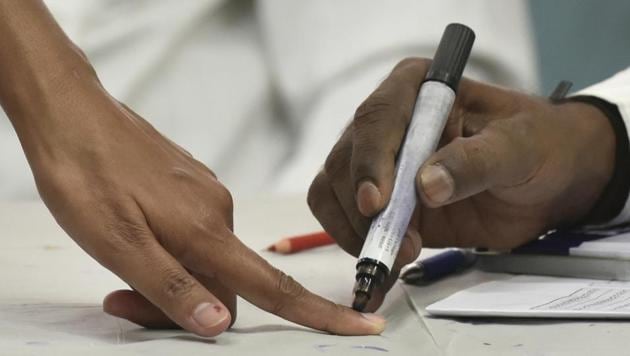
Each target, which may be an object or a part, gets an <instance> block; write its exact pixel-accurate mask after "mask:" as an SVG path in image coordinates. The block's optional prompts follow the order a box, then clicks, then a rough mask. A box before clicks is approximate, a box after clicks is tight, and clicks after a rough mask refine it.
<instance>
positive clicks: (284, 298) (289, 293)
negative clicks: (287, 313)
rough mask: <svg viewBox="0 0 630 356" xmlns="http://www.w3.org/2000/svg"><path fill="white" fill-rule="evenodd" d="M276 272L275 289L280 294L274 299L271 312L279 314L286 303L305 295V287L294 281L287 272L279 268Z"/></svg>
mask: <svg viewBox="0 0 630 356" xmlns="http://www.w3.org/2000/svg"><path fill="white" fill-rule="evenodd" d="M276 273H277V278H276V289H277V291H278V293H279V295H280V296H279V298H277V299H276V302H275V303H274V305H273V307H272V312H273V313H274V314H280V313H282V311H283V310H284V309H285V308H286V306H287V305H289V304H291V303H294V302H295V301H296V300H299V299H301V298H303V297H304V296H305V295H306V288H304V287H303V286H302V285H301V284H299V283H298V282H296V281H295V279H293V277H291V276H289V275H288V274H286V273H284V272H282V271H280V270H276Z"/></svg>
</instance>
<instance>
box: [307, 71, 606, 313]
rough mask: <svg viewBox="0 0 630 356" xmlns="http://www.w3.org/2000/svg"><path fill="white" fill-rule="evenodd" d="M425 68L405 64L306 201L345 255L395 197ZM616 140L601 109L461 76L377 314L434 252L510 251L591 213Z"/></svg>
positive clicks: (362, 115) (355, 250) (362, 113)
mask: <svg viewBox="0 0 630 356" xmlns="http://www.w3.org/2000/svg"><path fill="white" fill-rule="evenodd" d="M429 65H430V61H429V60H424V59H407V60H404V61H402V62H401V63H399V64H398V65H397V66H396V68H395V69H394V70H393V71H392V73H391V74H390V75H389V77H388V78H387V79H385V81H384V82H383V83H382V84H381V85H380V86H379V87H378V88H377V89H376V91H374V93H372V94H371V95H370V96H369V97H368V98H367V99H366V100H365V101H364V102H363V103H362V104H361V105H360V106H359V108H358V109H357V111H356V114H355V117H354V120H353V121H352V124H351V125H350V126H349V127H348V128H347V129H346V130H345V132H344V133H343V135H342V137H341V138H340V139H339V141H338V142H337V143H336V145H335V146H334V147H333V149H332V151H331V153H330V154H329V156H328V158H327V160H326V163H325V166H324V168H323V170H322V171H321V172H320V173H319V174H318V175H317V177H316V178H315V180H314V181H313V183H312V185H311V188H310V191H309V195H308V201H309V206H310V207H311V210H312V212H313V214H314V215H315V216H316V217H317V219H318V220H319V221H320V223H321V224H322V226H323V227H324V228H325V229H326V230H327V231H328V232H329V233H330V234H331V235H332V236H333V237H334V238H335V239H336V240H337V242H338V243H339V245H340V246H341V247H342V248H343V249H344V250H346V251H347V252H348V253H350V254H352V255H354V256H357V255H358V254H359V252H360V251H361V247H362V245H363V241H364V238H365V236H366V234H367V231H368V229H369V226H370V222H371V218H372V217H373V216H374V215H376V214H377V213H378V212H379V211H380V210H381V209H383V208H384V207H385V206H386V204H387V203H388V200H389V198H390V195H391V192H392V188H393V187H392V185H393V181H394V171H395V168H394V166H395V159H396V155H397V153H398V150H399V149H400V146H401V143H402V141H403V139H404V135H405V130H406V128H407V125H408V123H409V121H410V118H411V115H412V112H413V106H414V104H415V101H416V96H417V92H418V90H419V87H420V85H421V83H422V80H423V79H424V77H425V74H426V71H427V70H428V67H429ZM614 147H615V138H614V133H613V130H612V128H611V126H610V124H609V123H608V120H607V119H606V118H605V116H604V115H603V113H601V112H600V111H599V110H598V109H596V108H594V107H592V106H590V105H588V104H583V103H563V104H552V103H550V102H549V101H547V100H546V99H543V98H539V97H534V96H530V95H526V94H522V93H518V92H515V91H510V90H507V89H502V88H497V87H492V86H489V85H485V84H482V83H478V82H474V81H472V80H468V79H463V80H462V81H461V83H460V85H459V90H458V96H457V99H456V101H455V104H454V107H453V110H452V112H451V114H450V117H449V119H448V123H447V125H446V128H445V130H444V132H443V135H442V138H441V142H440V145H439V148H438V151H437V152H435V153H434V154H433V155H432V156H431V157H430V158H429V159H428V160H427V162H425V163H424V164H423V166H422V167H421V168H420V170H419V172H418V174H417V179H416V186H417V187H416V188H417V192H418V195H419V198H420V200H419V204H418V206H417V208H416V211H415V212H414V215H413V217H412V221H411V223H410V227H409V229H408V231H407V234H406V235H405V237H404V240H403V242H402V245H401V249H400V253H399V255H398V258H397V261H396V263H395V265H394V268H393V272H392V273H391V275H390V276H389V279H388V281H387V282H386V283H385V285H384V287H383V288H382V289H381V290H380V291H377V293H375V295H374V296H373V298H372V300H371V301H370V303H369V304H368V310H374V309H375V308H376V307H378V306H379V305H380V304H381V303H382V300H383V297H384V295H385V293H386V292H387V290H388V289H389V288H390V287H391V285H393V283H394V282H395V281H396V278H397V276H398V272H399V270H400V268H401V267H402V266H404V265H405V264H407V263H410V262H412V261H413V260H414V259H415V258H416V257H417V256H418V254H419V253H420V249H421V247H422V246H426V247H446V246H459V247H487V248H492V249H509V248H513V247H516V246H518V245H520V244H522V243H524V242H526V241H529V240H532V239H534V238H536V237H537V236H539V235H540V234H541V233H543V232H545V231H547V230H548V229H551V228H555V227H558V226H561V225H565V224H571V223H573V222H576V221H578V220H579V219H580V218H581V217H583V216H585V215H586V214H587V213H588V212H589V210H590V208H591V207H592V206H593V205H594V203H595V201H596V200H597V198H598V197H599V195H600V194H601V192H602V190H603V188H604V186H605V185H606V184H607V182H608V181H609V179H610V177H611V175H612V171H613V167H614Z"/></svg>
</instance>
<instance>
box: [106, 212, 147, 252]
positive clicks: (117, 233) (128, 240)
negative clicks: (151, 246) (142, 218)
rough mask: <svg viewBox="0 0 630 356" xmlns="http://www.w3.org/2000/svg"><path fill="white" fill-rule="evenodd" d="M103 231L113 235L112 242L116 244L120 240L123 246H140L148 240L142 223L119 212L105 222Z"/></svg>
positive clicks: (144, 244)
mask: <svg viewBox="0 0 630 356" xmlns="http://www.w3.org/2000/svg"><path fill="white" fill-rule="evenodd" d="M105 231H106V232H107V233H108V234H109V235H110V236H112V237H113V240H114V242H113V244H114V245H116V246H119V244H118V243H119V242H121V241H122V242H123V246H129V245H131V246H133V247H138V248H142V247H145V246H146V245H147V243H149V241H150V239H149V233H148V231H147V227H146V226H145V225H144V224H143V223H141V222H139V221H136V220H134V219H132V218H129V217H127V216H125V215H121V214H117V215H116V216H115V218H113V219H110V220H109V221H108V222H106V223H105Z"/></svg>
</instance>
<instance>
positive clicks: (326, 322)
mask: <svg viewBox="0 0 630 356" xmlns="http://www.w3.org/2000/svg"><path fill="white" fill-rule="evenodd" d="M329 305H330V313H329V314H328V315H332V316H333V317H327V318H322V319H321V323H322V324H321V325H319V326H318V327H317V329H320V330H322V331H326V332H329V333H331V334H336V333H337V332H338V331H337V325H338V324H339V323H338V318H339V316H341V315H343V314H345V313H346V312H347V311H346V308H344V307H343V306H342V305H340V304H336V303H332V302H331V303H330V304H329Z"/></svg>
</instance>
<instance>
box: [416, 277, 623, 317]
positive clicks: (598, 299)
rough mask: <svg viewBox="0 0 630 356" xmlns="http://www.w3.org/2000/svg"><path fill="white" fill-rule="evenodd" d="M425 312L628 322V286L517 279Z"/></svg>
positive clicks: (465, 292) (452, 298) (465, 293)
mask: <svg viewBox="0 0 630 356" xmlns="http://www.w3.org/2000/svg"><path fill="white" fill-rule="evenodd" d="M426 310H427V311H428V312H429V313H430V314H432V315H438V316H476V317H532V318H611V319H612V318H614V319H630V282H620V281H601V280H591V279H573V278H557V277H540V276H517V277H513V278H511V279H507V280H500V281H492V282H486V283H483V284H480V285H477V286H474V287H472V288H469V289H466V290H462V291H460V292H457V293H455V294H453V295H451V296H450V297H447V298H445V299H443V300H441V301H438V302H437V303H433V304H431V305H429V306H428V307H427V308H426Z"/></svg>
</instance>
